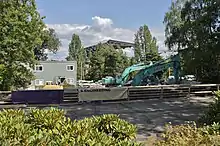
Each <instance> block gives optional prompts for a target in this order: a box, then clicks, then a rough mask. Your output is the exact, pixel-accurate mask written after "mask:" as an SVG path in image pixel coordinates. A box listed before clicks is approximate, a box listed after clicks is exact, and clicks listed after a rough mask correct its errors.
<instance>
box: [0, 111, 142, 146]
mask: <svg viewBox="0 0 220 146" xmlns="http://www.w3.org/2000/svg"><path fill="white" fill-rule="evenodd" d="M136 130H137V128H136V126H134V125H132V124H130V123H128V122H126V121H125V120H122V119H120V118H119V116H117V115H113V114H110V115H102V116H94V117H91V118H85V119H83V120H70V119H69V118H67V117H65V113H64V111H63V110H59V109H55V108H51V109H49V110H40V109H31V110H28V111H24V110H12V109H10V110H4V111H1V112H0V145H1V146H15V145H16V146H17V145H22V146H68V145H71V146H73V145H77V146H79V145H80V146H140V145H141V144H140V143H137V142H135V136H136Z"/></svg>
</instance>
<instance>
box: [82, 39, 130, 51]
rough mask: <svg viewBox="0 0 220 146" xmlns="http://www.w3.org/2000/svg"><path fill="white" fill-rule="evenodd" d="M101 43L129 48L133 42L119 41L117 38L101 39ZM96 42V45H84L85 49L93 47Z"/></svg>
mask: <svg viewBox="0 0 220 146" xmlns="http://www.w3.org/2000/svg"><path fill="white" fill-rule="evenodd" d="M100 43H102V44H111V45H119V46H120V47H122V48H130V47H134V43H131V42H125V41H119V40H112V39H110V40H106V41H102V42H100ZM97 45H98V44H96V45H91V46H88V47H85V49H92V48H95V47H96V46H97Z"/></svg>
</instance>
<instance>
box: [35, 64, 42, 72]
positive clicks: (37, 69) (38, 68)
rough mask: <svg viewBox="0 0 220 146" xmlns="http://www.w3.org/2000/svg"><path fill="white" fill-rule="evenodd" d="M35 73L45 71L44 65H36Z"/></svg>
mask: <svg viewBox="0 0 220 146" xmlns="http://www.w3.org/2000/svg"><path fill="white" fill-rule="evenodd" d="M35 71H37V72H42V71H43V65H36V66H35Z"/></svg>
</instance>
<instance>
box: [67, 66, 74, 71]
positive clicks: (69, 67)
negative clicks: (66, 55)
mask: <svg viewBox="0 0 220 146" xmlns="http://www.w3.org/2000/svg"><path fill="white" fill-rule="evenodd" d="M66 70H67V71H74V66H73V65H67V66H66Z"/></svg>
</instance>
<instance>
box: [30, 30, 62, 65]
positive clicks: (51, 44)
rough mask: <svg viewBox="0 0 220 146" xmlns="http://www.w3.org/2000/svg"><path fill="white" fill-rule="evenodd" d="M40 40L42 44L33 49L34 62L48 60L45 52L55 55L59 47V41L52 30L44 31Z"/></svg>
mask: <svg viewBox="0 0 220 146" xmlns="http://www.w3.org/2000/svg"><path fill="white" fill-rule="evenodd" d="M42 40H43V42H42V44H41V45H39V46H38V47H36V48H35V49H34V55H35V58H36V60H41V61H45V60H47V59H48V57H47V54H46V53H45V51H46V50H48V51H49V52H53V53H56V52H57V51H58V50H59V47H60V46H61V41H60V40H59V38H58V37H57V35H56V32H55V30H54V29H52V28H49V29H48V30H44V35H43V36H42Z"/></svg>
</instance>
